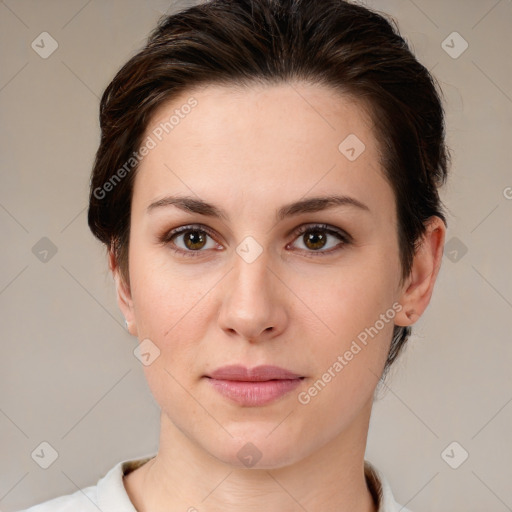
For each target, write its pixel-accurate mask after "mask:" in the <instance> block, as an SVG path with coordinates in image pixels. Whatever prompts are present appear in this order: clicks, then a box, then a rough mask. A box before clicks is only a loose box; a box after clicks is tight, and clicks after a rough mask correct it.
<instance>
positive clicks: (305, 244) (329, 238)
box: [295, 224, 352, 255]
mask: <svg viewBox="0 0 512 512" xmlns="http://www.w3.org/2000/svg"><path fill="white" fill-rule="evenodd" d="M295 236H296V237H297V238H296V241H298V242H301V243H302V247H300V246H299V249H301V250H303V251H304V252H306V253H310V254H314V253H316V254H318V255H326V254H331V253H334V252H336V251H337V250H340V249H342V248H343V247H344V246H345V245H348V244H350V242H351V240H352V238H351V237H350V235H348V234H346V233H345V232H343V231H339V230H338V229H335V228H330V227H329V226H328V225H327V224H318V225H313V226H309V227H308V226H305V227H304V226H301V227H300V228H298V229H297V231H296V232H295ZM336 240H337V243H335V242H336Z"/></svg>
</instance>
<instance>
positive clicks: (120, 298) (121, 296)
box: [108, 249, 137, 336]
mask: <svg viewBox="0 0 512 512" xmlns="http://www.w3.org/2000/svg"><path fill="white" fill-rule="evenodd" d="M108 259H109V267H110V270H111V272H112V276H113V278H114V282H115V286H116V294H117V304H118V306H119V309H120V310H121V313H122V314H123V316H124V318H125V320H126V324H127V325H126V327H127V329H128V332H129V333H130V334H131V335H132V336H137V323H136V321H135V311H134V307H133V300H132V296H131V291H130V287H129V285H128V284H127V283H126V282H125V280H124V279H123V276H122V275H121V271H120V269H119V265H118V263H117V259H116V257H115V255H114V251H113V250H112V249H109V251H108Z"/></svg>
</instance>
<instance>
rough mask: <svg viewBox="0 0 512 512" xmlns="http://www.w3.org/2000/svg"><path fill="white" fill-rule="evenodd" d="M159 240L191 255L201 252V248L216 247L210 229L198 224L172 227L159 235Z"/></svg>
mask: <svg viewBox="0 0 512 512" xmlns="http://www.w3.org/2000/svg"><path fill="white" fill-rule="evenodd" d="M209 238H210V240H208V239H209ZM160 242H161V243H163V244H166V245H170V247H171V249H172V250H173V251H175V252H177V253H180V254H183V255H184V256H192V257H194V256H197V255H198V254H197V253H200V252H203V249H217V248H218V245H217V243H216V242H215V241H214V240H213V238H212V235H211V233H210V231H209V230H208V229H207V228H206V227H199V226H182V227H180V228H177V229H174V230H172V231H170V232H169V233H165V234H164V235H163V236H162V237H160Z"/></svg>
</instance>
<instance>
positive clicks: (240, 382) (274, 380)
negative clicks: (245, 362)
mask: <svg viewBox="0 0 512 512" xmlns="http://www.w3.org/2000/svg"><path fill="white" fill-rule="evenodd" d="M205 377H206V378H207V379H208V382H209V383H210V384H211V385H212V386H213V388H214V389H215V390H216V391H218V392H219V393H220V394H222V395H223V396H225V397H226V398H228V399H230V400H232V401H234V402H236V403H238V404H240V405H243V406H247V407H256V406H261V405H265V404H268V403H270V402H273V401H274V400H277V399H278V398H280V397H282V396H283V395H285V394H287V393H289V392H290V391H292V390H293V389H295V388H296V387H297V386H299V385H300V383H301V382H302V380H303V379H304V377H303V376H301V375H298V374H296V373H293V372H291V371H289V370H286V369H284V368H280V367H279V366H272V365H262V366H256V367H254V368H252V369H251V368H246V367H245V366H241V365H230V366H223V367H222V368H218V369H216V370H214V371H213V372H211V373H210V374H209V375H205Z"/></svg>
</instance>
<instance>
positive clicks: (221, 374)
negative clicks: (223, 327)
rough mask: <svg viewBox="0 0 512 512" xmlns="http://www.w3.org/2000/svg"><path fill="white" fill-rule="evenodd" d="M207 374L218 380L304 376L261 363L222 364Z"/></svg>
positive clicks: (252, 379) (255, 379)
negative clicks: (251, 365) (245, 364)
mask: <svg viewBox="0 0 512 512" xmlns="http://www.w3.org/2000/svg"><path fill="white" fill-rule="evenodd" d="M206 376H207V377H210V378H212V379H217V380H239V381H246V382H262V381H266V380H276V379H279V380H284V379H299V378H302V376H301V375H298V374H296V373H293V372H290V371H289V370H286V369H284V368H280V367H279V366H273V365H261V366H255V367H254V368H246V367H245V366H242V365H229V366H222V367H221V368H217V369H216V370H214V371H213V372H211V373H210V374H208V375H206Z"/></svg>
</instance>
